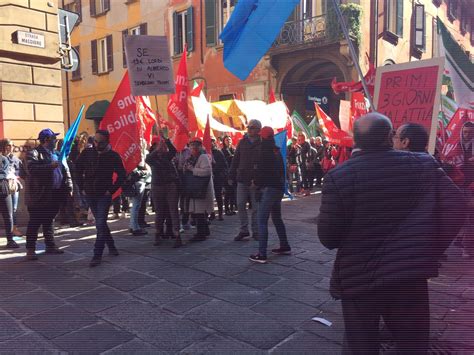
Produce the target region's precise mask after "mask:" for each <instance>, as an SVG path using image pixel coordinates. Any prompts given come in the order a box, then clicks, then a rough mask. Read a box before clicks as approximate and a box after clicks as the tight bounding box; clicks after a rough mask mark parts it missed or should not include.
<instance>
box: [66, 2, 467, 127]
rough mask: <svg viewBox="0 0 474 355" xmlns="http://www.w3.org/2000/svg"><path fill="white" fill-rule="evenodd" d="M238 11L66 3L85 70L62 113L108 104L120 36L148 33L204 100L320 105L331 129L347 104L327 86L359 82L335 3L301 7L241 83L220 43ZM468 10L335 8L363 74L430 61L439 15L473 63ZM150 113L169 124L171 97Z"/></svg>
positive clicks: (445, 6)
mask: <svg viewBox="0 0 474 355" xmlns="http://www.w3.org/2000/svg"><path fill="white" fill-rule="evenodd" d="M236 2H237V1H236V0H154V1H144V0H141V1H140V0H134V1H133V0H132V1H130V0H129V1H107V0H91V1H89V2H87V3H86V2H82V5H81V1H78V0H75V1H72V0H65V7H69V8H76V10H77V9H78V8H80V10H81V12H82V22H81V24H80V25H79V26H78V28H77V29H76V30H75V32H74V33H73V44H74V46H78V47H79V48H78V51H79V52H80V57H81V65H80V71H79V72H75V73H72V74H71V73H69V75H68V78H67V80H66V79H65V82H67V83H68V85H64V87H65V89H64V90H65V95H64V96H65V105H64V106H65V111H66V112H69V114H67V115H66V116H68V117H72V118H73V117H74V116H75V114H76V113H77V112H78V110H79V107H80V105H81V104H86V105H92V104H94V103H100V101H102V100H109V101H110V100H111V99H112V96H113V94H114V92H115V90H116V88H117V86H118V84H119V81H120V79H121V78H122V76H123V73H124V63H125V59H124V52H123V42H122V38H123V36H125V35H133V34H144V33H146V34H150V35H163V34H164V35H166V36H167V37H168V40H169V47H170V52H171V53H170V54H171V56H172V59H173V62H174V69H175V71H176V69H177V67H178V64H179V60H180V58H181V55H182V52H183V48H184V45H185V44H186V45H187V49H188V58H187V59H188V76H189V80H190V82H193V81H197V82H199V81H203V82H204V92H205V94H206V96H207V97H208V99H209V100H210V101H220V100H225V99H230V98H237V99H244V100H253V99H259V100H264V101H266V100H268V94H269V89H270V88H272V89H273V90H274V91H275V92H276V94H277V96H280V97H282V98H283V99H284V100H285V102H286V103H287V105H288V107H289V109H290V111H292V110H293V109H296V110H297V111H298V112H299V113H300V114H301V115H302V116H303V117H306V118H307V119H310V117H311V116H312V115H314V105H313V102H314V101H315V100H318V101H320V102H322V103H323V104H324V107H323V108H324V109H325V110H326V111H327V112H328V113H329V114H330V116H331V117H333V118H334V119H336V120H337V117H338V115H339V101H340V100H341V99H349V96H348V95H345V94H342V95H335V94H334V93H333V91H332V90H331V87H330V83H331V81H332V80H333V78H336V79H337V80H338V81H351V80H358V73H357V71H356V69H355V66H354V63H353V59H352V57H351V55H350V53H349V47H348V43H347V41H346V40H345V38H344V36H343V34H342V31H341V29H340V26H339V21H338V20H337V18H336V15H335V13H334V10H333V3H332V0H301V2H300V4H299V5H298V6H297V8H296V9H295V11H294V12H293V14H292V15H291V16H290V18H289V19H288V21H287V22H286V23H285V25H284V26H283V28H282V29H281V31H280V34H279V36H278V38H277V39H276V40H275V43H274V45H273V46H272V47H271V49H270V50H269V51H268V52H267V54H266V55H265V56H264V58H262V60H261V61H260V63H259V64H258V65H257V67H256V68H255V69H254V70H253V72H252V73H251V74H250V76H249V77H248V78H247V79H246V80H245V81H241V80H239V79H237V78H236V77H235V76H234V75H233V74H231V73H230V72H228V71H227V70H226V69H225V68H224V64H223V44H222V42H221V41H220V40H219V33H220V32H221V31H222V29H223V27H224V26H225V24H226V22H227V20H228V18H229V17H230V16H231V14H232V12H233V10H234V8H235V6H236ZM469 2H470V1H469V0H457V1H455V0H444V1H443V0H373V1H372V0H370V1H369V0H358V1H357V0H354V1H349V0H346V1H344V0H340V1H339V3H340V4H341V9H342V12H343V15H344V17H345V18H346V20H348V23H349V32H350V36H351V40H352V41H353V43H354V44H355V45H356V49H357V52H358V56H359V58H358V59H359V63H360V64H361V67H362V71H364V72H365V71H367V69H368V66H369V59H368V58H369V57H370V60H371V61H372V62H373V63H374V64H375V65H376V66H382V65H390V64H396V63H403V62H409V61H414V60H420V59H428V58H431V57H433V56H436V55H437V36H436V35H435V33H436V17H437V16H438V17H440V18H441V19H442V21H443V22H444V23H445V25H446V26H447V27H448V28H449V30H450V32H451V33H452V35H453V36H454V37H455V39H456V40H457V41H458V42H459V43H460V45H461V46H462V47H463V48H464V49H465V51H466V52H467V53H468V55H470V56H471V58H472V56H473V51H472V48H473V47H472V46H473V42H474V39H473V37H474V33H473V28H474V24H473V18H474V16H473V10H472V6H469ZM91 6H93V7H96V8H91ZM190 85H191V83H190ZM66 103H68V105H67V104H66ZM152 104H154V105H155V106H156V107H157V109H158V111H159V112H160V113H161V114H162V115H163V116H164V117H167V112H166V106H167V97H165V96H159V97H157V98H156V100H154V99H152ZM68 110H69V111H68ZM92 111H93V110H92ZM98 112H100V108H99V110H98ZM91 115H92V116H93V115H94V114H93V113H91ZM99 115H100V113H99ZM93 123H94V121H93V120H86V123H84V126H83V128H85V130H87V131H92V130H93V129H94V124H93Z"/></svg>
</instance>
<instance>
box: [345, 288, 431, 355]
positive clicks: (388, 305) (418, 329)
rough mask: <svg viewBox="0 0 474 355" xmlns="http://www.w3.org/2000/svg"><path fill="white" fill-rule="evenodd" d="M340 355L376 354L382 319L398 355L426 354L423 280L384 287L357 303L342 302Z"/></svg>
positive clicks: (427, 312)
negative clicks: (343, 338)
mask: <svg viewBox="0 0 474 355" xmlns="http://www.w3.org/2000/svg"><path fill="white" fill-rule="evenodd" d="M342 312H343V315H344V324H345V341H344V350H343V354H361V355H362V354H364V355H371V354H379V345H380V344H379V321H380V318H383V320H384V322H385V325H386V326H387V328H388V329H389V330H390V332H391V334H392V338H393V340H394V341H395V344H396V350H397V351H398V352H399V353H401V354H411V355H417V354H427V353H428V347H429V335H430V307H429V296H428V283H427V281H426V280H416V281H410V282H405V283H403V284H400V285H397V286H389V287H385V288H383V289H381V290H379V291H378V292H373V293H371V294H368V295H365V296H364V297H361V298H359V299H343V300H342Z"/></svg>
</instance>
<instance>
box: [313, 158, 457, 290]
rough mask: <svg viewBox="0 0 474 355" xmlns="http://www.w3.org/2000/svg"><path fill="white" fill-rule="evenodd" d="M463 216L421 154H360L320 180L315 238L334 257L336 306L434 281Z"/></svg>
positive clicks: (453, 194) (449, 186) (451, 187)
mask: <svg viewBox="0 0 474 355" xmlns="http://www.w3.org/2000/svg"><path fill="white" fill-rule="evenodd" d="M465 215H466V202H465V200H464V197H463V194H462V193H461V191H460V190H459V189H458V188H457V187H456V185H455V184H454V183H453V182H452V181H451V179H450V178H449V177H447V175H446V174H445V173H444V171H443V170H442V169H441V168H440V167H439V165H438V163H437V162H436V161H435V159H434V158H433V157H431V156H430V155H428V154H425V153H409V152H402V151H395V150H388V149H386V150H380V151H373V152H363V151H361V152H357V153H355V154H354V156H353V157H352V158H351V159H349V160H348V161H347V162H345V163H344V164H342V165H340V166H339V167H337V168H335V169H333V170H331V171H330V172H329V173H328V174H327V175H326V176H325V178H324V185H323V190H322V202H321V208H320V215H319V218H318V235H319V239H320V240H321V243H323V245H325V246H326V247H327V248H329V249H338V250H337V257H336V261H335V264H334V269H333V275H332V279H331V294H332V295H333V296H334V297H336V298H346V299H347V298H356V297H360V296H362V295H364V294H367V293H370V292H373V291H374V290H378V289H381V288H384V287H385V286H388V285H397V284H403V283H404V282H406V281H409V280H416V279H427V278H430V277H434V276H437V272H438V259H439V257H440V256H441V254H442V253H443V252H444V250H445V249H446V248H447V247H448V246H449V244H450V243H451V241H452V240H453V239H454V237H455V236H456V235H457V233H458V232H459V230H460V228H461V227H462V225H463V223H464V218H465Z"/></svg>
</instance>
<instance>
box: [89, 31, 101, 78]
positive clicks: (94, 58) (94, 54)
mask: <svg viewBox="0 0 474 355" xmlns="http://www.w3.org/2000/svg"><path fill="white" fill-rule="evenodd" d="M91 58H92V74H93V75H97V74H98V72H99V70H98V66H97V40H96V39H94V40H93V41H91Z"/></svg>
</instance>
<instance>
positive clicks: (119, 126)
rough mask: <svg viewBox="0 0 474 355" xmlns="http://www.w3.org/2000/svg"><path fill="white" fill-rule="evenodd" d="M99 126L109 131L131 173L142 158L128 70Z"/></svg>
mask: <svg viewBox="0 0 474 355" xmlns="http://www.w3.org/2000/svg"><path fill="white" fill-rule="evenodd" d="M99 128H100V129H105V130H107V131H109V133H110V145H111V146H112V149H113V150H115V151H116V152H117V153H118V154H119V155H120V157H121V158H122V161H123V165H124V167H125V170H126V171H127V174H128V173H130V172H131V171H132V170H133V169H135V168H136V167H137V166H138V164H139V163H140V160H141V150H140V128H141V127H140V123H139V122H138V120H137V116H136V100H135V97H134V96H133V95H132V93H131V92H130V82H129V78H128V72H125V75H124V76H123V79H122V81H121V82H120V85H119V87H118V89H117V91H116V92H115V95H114V98H113V99H112V102H111V103H110V105H109V107H108V108H107V111H106V112H105V115H104V118H103V119H102V121H101V122H100V126H99Z"/></svg>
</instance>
